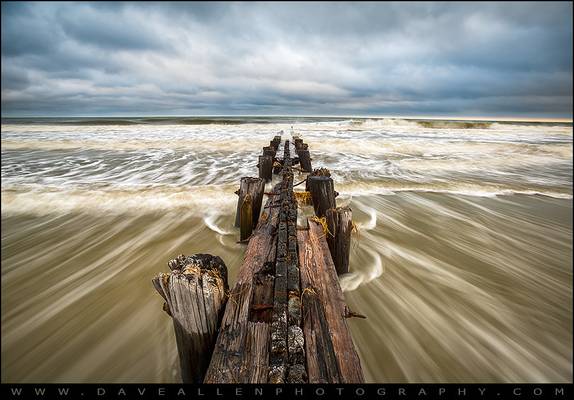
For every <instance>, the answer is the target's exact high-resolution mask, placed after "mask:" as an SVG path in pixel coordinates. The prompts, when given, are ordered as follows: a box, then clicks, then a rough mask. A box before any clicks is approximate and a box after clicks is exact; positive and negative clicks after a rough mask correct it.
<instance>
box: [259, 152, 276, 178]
mask: <svg viewBox="0 0 574 400" xmlns="http://www.w3.org/2000/svg"><path fill="white" fill-rule="evenodd" d="M257 165H258V166H259V177H260V178H263V179H265V181H266V182H269V181H270V180H271V178H272V173H273V157H272V156H270V155H265V156H259V164H257Z"/></svg>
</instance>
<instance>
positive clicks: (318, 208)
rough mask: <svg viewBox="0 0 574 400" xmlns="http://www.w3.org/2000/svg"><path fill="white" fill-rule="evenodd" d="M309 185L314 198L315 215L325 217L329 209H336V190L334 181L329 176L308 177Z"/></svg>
mask: <svg viewBox="0 0 574 400" xmlns="http://www.w3.org/2000/svg"><path fill="white" fill-rule="evenodd" d="M307 185H308V188H309V192H311V197H312V198H313V208H314V209H315V215H317V216H318V217H319V218H321V217H324V216H325V215H326V212H327V210H328V209H329V208H335V207H336V203H335V190H334V186H333V179H332V178H331V177H328V176H322V175H313V176H308V177H307Z"/></svg>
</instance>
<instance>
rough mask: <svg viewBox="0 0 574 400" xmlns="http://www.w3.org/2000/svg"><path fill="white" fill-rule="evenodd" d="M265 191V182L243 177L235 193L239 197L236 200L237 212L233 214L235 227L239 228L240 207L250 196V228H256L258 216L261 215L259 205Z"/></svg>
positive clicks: (259, 179)
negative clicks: (251, 218)
mask: <svg viewBox="0 0 574 400" xmlns="http://www.w3.org/2000/svg"><path fill="white" fill-rule="evenodd" d="M264 190H265V182H264V181H263V179H261V178H252V177H243V178H241V182H240V184H239V191H237V192H235V193H237V194H238V195H239V199H238V200H237V211H236V213H235V226H236V227H237V228H239V227H240V226H241V224H240V218H241V206H242V204H243V201H244V200H245V196H247V195H248V194H249V195H250V196H251V204H252V217H253V223H252V224H251V225H252V227H255V226H257V221H258V220H259V214H260V213H261V203H262V202H263V191H264Z"/></svg>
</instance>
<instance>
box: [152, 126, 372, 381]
mask: <svg viewBox="0 0 574 400" xmlns="http://www.w3.org/2000/svg"><path fill="white" fill-rule="evenodd" d="M280 144H281V136H275V137H274V138H273V140H271V143H270V145H269V146H266V147H264V148H263V154H262V155H261V156H259V164H258V169H259V177H256V178H255V177H254V178H252V177H245V178H242V179H241V182H240V188H239V190H238V191H237V192H236V193H237V195H238V205H237V210H236V219H235V225H236V226H237V227H239V228H240V237H239V239H240V241H241V242H244V243H247V248H246V250H245V255H244V259H243V263H242V264H241V266H240V268H239V271H238V275H237V280H236V283H235V285H234V287H233V288H232V289H231V290H229V291H228V290H227V270H226V268H225V265H224V264H223V261H221V259H219V258H218V257H213V256H209V255H201V256H200V257H198V256H197V255H196V256H192V257H184V256H179V257H178V258H176V259H175V260H172V261H170V262H169V263H168V265H169V267H170V269H171V270H172V271H171V273H169V274H165V273H160V274H159V275H158V276H157V277H156V278H154V280H153V283H154V286H155V287H156V289H157V290H158V292H159V293H160V294H161V295H162V296H163V298H164V299H165V300H166V304H165V305H164V310H166V312H167V313H168V314H169V315H170V316H171V317H172V319H173V321H174V329H175V334H176V342H177V346H178V353H179V357H180V365H181V373H182V381H183V382H196V383H200V382H204V383H362V382H363V381H364V378H363V373H362V369H361V364H360V360H359V357H358V355H357V352H356V350H355V347H354V344H353V340H352V337H351V334H350V332H349V329H348V326H347V318H349V317H351V316H357V315H358V314H355V313H353V312H351V311H350V310H349V309H348V308H347V307H346V305H345V301H344V297H343V293H342V291H341V287H340V285H339V281H338V277H337V273H338V272H339V273H343V272H347V271H348V265H349V250H350V240H351V230H352V229H353V223H352V213H351V210H350V208H348V207H345V208H337V206H336V201H335V197H336V196H337V193H336V192H335V191H334V185H333V180H332V178H331V176H330V173H329V171H327V170H325V169H316V170H312V169H311V158H310V155H309V149H308V145H307V144H306V143H304V142H303V140H302V139H301V138H299V137H298V136H293V140H292V142H291V141H289V140H285V141H284V145H283V149H282V150H283V155H282V158H278V157H277V152H278V151H279V148H280ZM292 147H293V148H294V150H295V153H296V154H297V156H296V157H292V156H291V154H292ZM297 164H298V165H299V167H297ZM296 171H300V172H301V173H309V175H308V176H307V177H306V190H305V191H294V186H296V185H298V184H301V183H303V182H304V181H301V182H298V183H297V184H294V174H295V172H296ZM274 173H277V175H278V178H279V179H278V182H277V183H276V184H274V186H273V188H272V190H271V191H270V192H264V190H265V182H269V181H271V180H272V178H273V174H274ZM264 195H265V196H266V197H267V199H266V201H265V204H264V205H263V204H262V200H263V196H264ZM303 204H312V205H313V209H314V213H315V215H314V216H311V217H310V218H306V219H305V223H304V224H303V226H298V212H299V210H300V209H301V206H302V205H303ZM194 257H195V258H194ZM209 257H211V258H209ZM204 264H205V265H204ZM222 293H225V295H222Z"/></svg>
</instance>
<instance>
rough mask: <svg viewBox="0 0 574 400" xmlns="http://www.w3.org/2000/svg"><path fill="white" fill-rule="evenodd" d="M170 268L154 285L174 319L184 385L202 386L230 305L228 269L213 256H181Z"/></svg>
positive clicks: (155, 280) (173, 261) (155, 279)
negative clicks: (220, 328)
mask: <svg viewBox="0 0 574 400" xmlns="http://www.w3.org/2000/svg"><path fill="white" fill-rule="evenodd" d="M168 266H169V268H170V269H171V270H172V271H171V272H170V273H160V274H158V275H157V276H156V277H155V278H154V279H153V280H152V282H153V285H154V287H155V288H156V290H157V291H158V292H159V294H160V295H161V296H162V297H163V298H164V300H165V304H164V310H165V311H166V312H167V313H168V314H169V315H170V316H171V317H172V319H173V326H174V330H175V338H176V343H177V350H178V353H179V362H180V368H181V378H182V381H183V382H184V383H201V382H202V381H203V378H204V375H205V372H206V370H207V367H208V365H209V359H210V354H211V352H212V351H213V347H214V344H215V340H216V337H217V332H218V326H219V321H220V317H221V315H222V311H223V307H224V305H225V302H226V295H225V292H226V291H227V267H226V266H225V263H224V262H223V260H222V259H221V258H219V257H216V256H212V255H209V254H195V255H192V256H190V257H185V256H183V255H180V256H178V257H177V258H176V259H174V260H171V261H170V262H169V263H168Z"/></svg>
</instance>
